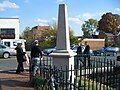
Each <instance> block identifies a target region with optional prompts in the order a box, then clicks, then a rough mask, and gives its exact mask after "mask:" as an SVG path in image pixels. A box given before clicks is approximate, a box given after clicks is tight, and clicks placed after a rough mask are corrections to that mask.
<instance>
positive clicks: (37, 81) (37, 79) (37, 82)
mask: <svg viewBox="0 0 120 90" xmlns="http://www.w3.org/2000/svg"><path fill="white" fill-rule="evenodd" d="M44 83H45V79H44V78H42V77H41V76H36V77H35V78H34V85H35V90H42V87H43V85H44Z"/></svg>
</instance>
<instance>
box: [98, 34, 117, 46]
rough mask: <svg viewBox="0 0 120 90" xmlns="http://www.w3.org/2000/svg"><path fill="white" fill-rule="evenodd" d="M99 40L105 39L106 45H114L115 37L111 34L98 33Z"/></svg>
mask: <svg viewBox="0 0 120 90" xmlns="http://www.w3.org/2000/svg"><path fill="white" fill-rule="evenodd" d="M98 37H99V38H100V39H105V40H106V45H108V46H109V45H113V44H115V35H113V34H111V33H100V34H99V35H98Z"/></svg>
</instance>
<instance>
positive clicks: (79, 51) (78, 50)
mask: <svg viewBox="0 0 120 90" xmlns="http://www.w3.org/2000/svg"><path fill="white" fill-rule="evenodd" d="M76 53H77V61H76V62H75V63H76V69H79V66H80V63H81V62H82V58H81V57H82V46H81V44H80V43H79V44H78V47H77V52H76Z"/></svg>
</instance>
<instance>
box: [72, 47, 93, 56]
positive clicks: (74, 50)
mask: <svg viewBox="0 0 120 90" xmlns="http://www.w3.org/2000/svg"><path fill="white" fill-rule="evenodd" d="M81 47H82V52H84V49H85V46H84V45H82V46H81ZM77 48H78V45H74V46H72V47H71V50H73V52H75V53H76V52H77ZM90 54H93V50H91V49H90Z"/></svg>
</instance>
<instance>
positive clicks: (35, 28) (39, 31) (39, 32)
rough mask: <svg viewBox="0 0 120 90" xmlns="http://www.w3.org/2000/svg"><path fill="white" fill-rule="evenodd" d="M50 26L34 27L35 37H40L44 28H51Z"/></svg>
mask: <svg viewBox="0 0 120 90" xmlns="http://www.w3.org/2000/svg"><path fill="white" fill-rule="evenodd" d="M49 28H50V26H35V27H33V28H32V30H33V33H32V34H33V36H34V39H40V37H41V36H42V32H43V31H44V30H49Z"/></svg>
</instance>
